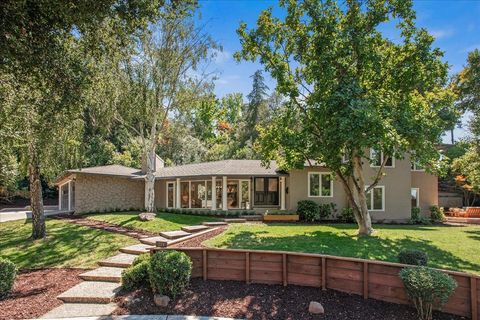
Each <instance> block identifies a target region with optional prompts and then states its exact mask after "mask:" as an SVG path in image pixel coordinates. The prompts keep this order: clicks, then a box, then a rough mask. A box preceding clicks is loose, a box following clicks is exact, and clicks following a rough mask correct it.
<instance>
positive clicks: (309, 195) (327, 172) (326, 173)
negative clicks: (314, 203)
mask: <svg viewBox="0 0 480 320" xmlns="http://www.w3.org/2000/svg"><path fill="white" fill-rule="evenodd" d="M314 174H318V175H320V181H319V183H320V195H318V196H312V195H311V194H310V176H311V175H314ZM328 174H329V175H330V176H331V179H330V190H331V192H330V195H329V196H322V190H321V188H322V175H328ZM307 184H308V194H307V196H308V197H309V198H333V176H332V173H331V172H330V171H311V172H309V173H308V181H307Z"/></svg>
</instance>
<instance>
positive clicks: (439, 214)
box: [430, 206, 445, 222]
mask: <svg viewBox="0 0 480 320" xmlns="http://www.w3.org/2000/svg"><path fill="white" fill-rule="evenodd" d="M430 219H431V220H432V221H433V222H442V221H444V220H445V213H444V212H443V208H441V207H439V206H431V207H430Z"/></svg>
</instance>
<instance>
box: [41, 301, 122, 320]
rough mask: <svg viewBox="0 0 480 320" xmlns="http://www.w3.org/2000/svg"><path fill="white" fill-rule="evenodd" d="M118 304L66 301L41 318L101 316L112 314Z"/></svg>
mask: <svg viewBox="0 0 480 320" xmlns="http://www.w3.org/2000/svg"><path fill="white" fill-rule="evenodd" d="M116 308H117V305H116V304H115V303H108V304H96V303H64V304H62V305H60V306H58V307H56V308H55V309H53V310H50V311H49V312H48V313H46V314H44V315H43V316H42V317H41V318H40V319H59V318H74V317H95V319H97V318H96V317H101V316H105V315H110V314H111V313H112V312H113V311H114V310H115V309H116Z"/></svg>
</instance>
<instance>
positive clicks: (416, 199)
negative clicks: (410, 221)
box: [411, 188, 420, 208]
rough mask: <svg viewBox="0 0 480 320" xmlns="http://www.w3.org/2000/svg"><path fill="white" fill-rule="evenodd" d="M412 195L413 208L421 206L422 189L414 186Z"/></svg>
mask: <svg viewBox="0 0 480 320" xmlns="http://www.w3.org/2000/svg"><path fill="white" fill-rule="evenodd" d="M411 196H412V198H411V201H412V208H418V207H420V189H418V188H412V191H411Z"/></svg>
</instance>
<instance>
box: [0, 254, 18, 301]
mask: <svg viewBox="0 0 480 320" xmlns="http://www.w3.org/2000/svg"><path fill="white" fill-rule="evenodd" d="M16 276H17V267H16V266H15V264H14V263H13V262H12V261H10V260H8V259H3V258H0V299H2V298H5V297H6V296H7V295H8V294H9V293H10V292H12V289H13V283H14V282H15V277H16Z"/></svg>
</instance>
